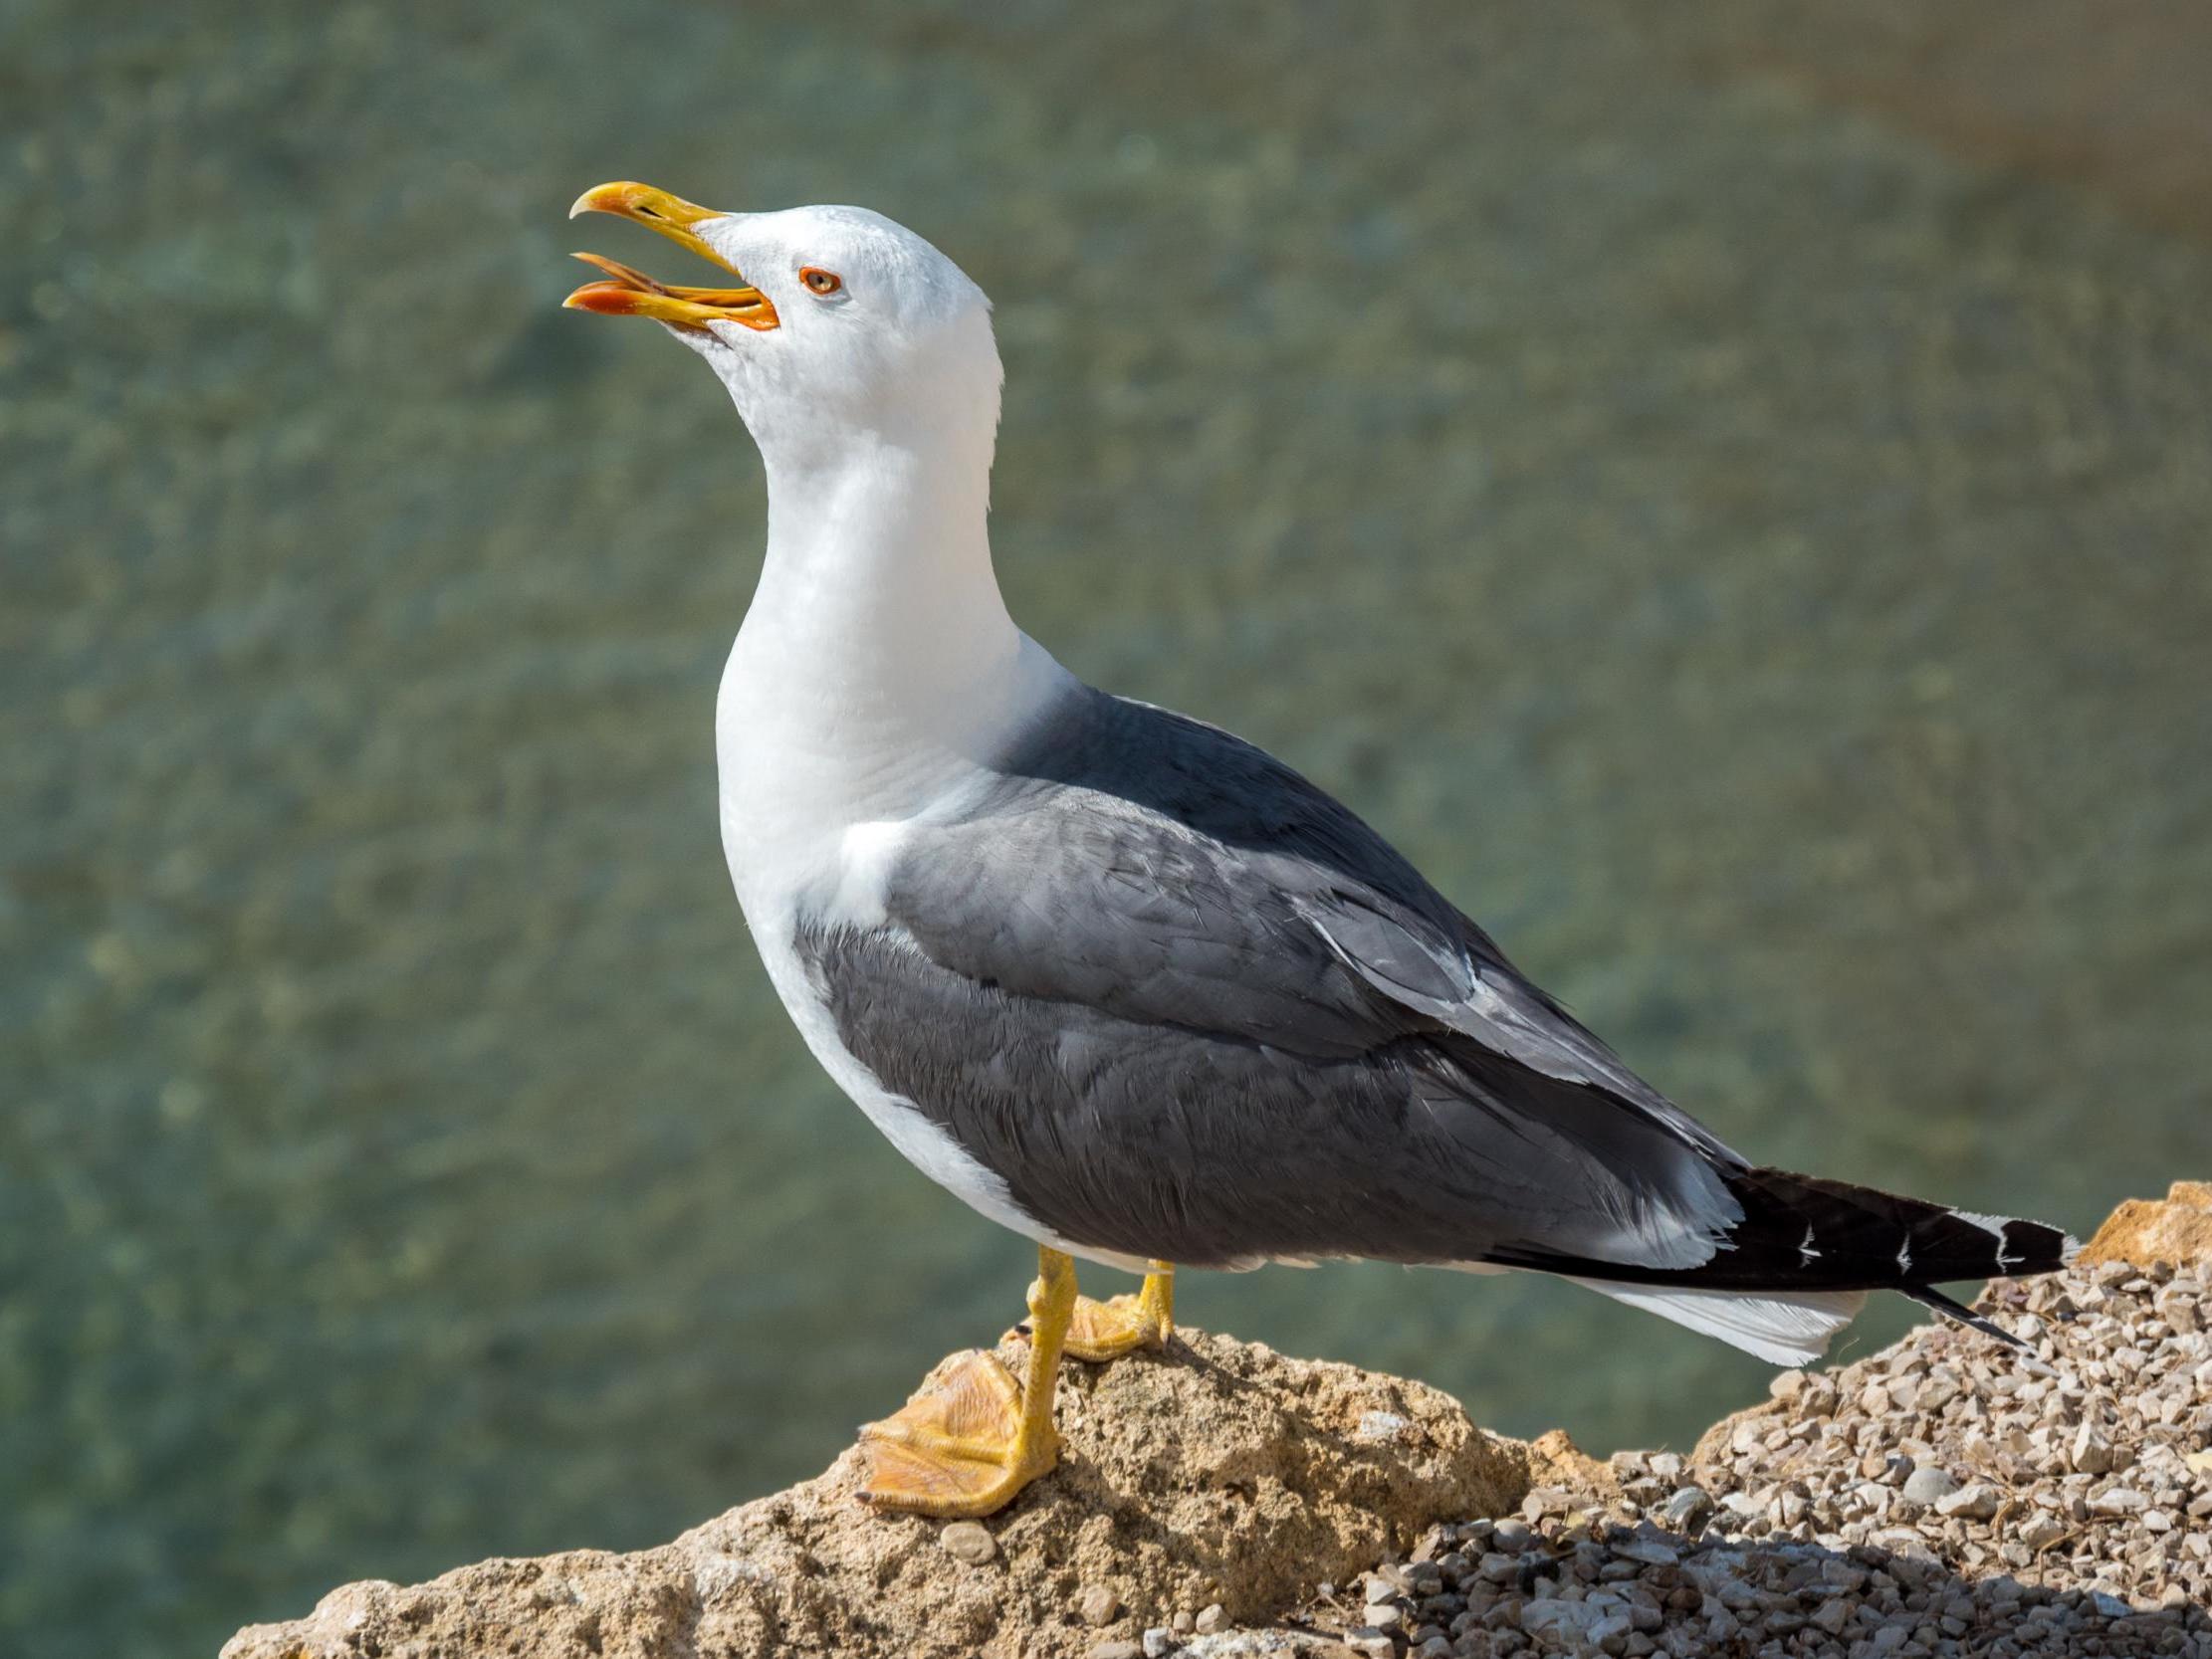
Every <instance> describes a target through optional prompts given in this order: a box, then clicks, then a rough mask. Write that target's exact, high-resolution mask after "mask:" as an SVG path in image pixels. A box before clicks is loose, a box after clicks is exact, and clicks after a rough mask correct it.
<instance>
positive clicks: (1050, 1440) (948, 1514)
mask: <svg viewBox="0 0 2212 1659" xmlns="http://www.w3.org/2000/svg"><path fill="white" fill-rule="evenodd" d="M1075 1300H1076V1298H1075V1263H1074V1261H1073V1260H1072V1259H1071V1258H1069V1257H1067V1256H1064V1255H1062V1254H1061V1253H1060V1252H1059V1251H1057V1250H1046V1249H1043V1248H1041V1247H1040V1248H1039V1249H1038V1251H1037V1280H1036V1283H1035V1284H1033V1285H1031V1286H1030V1287H1029V1329H1030V1332H1031V1337H1030V1343H1029V1361H1028V1364H1027V1366H1026V1367H1025V1369H1026V1374H1025V1375H1024V1376H1023V1378H1022V1380H1021V1381H1020V1382H1018V1383H1017V1382H1015V1381H1014V1379H1013V1374H1012V1372H1010V1371H1009V1370H1007V1368H1006V1367H1005V1365H1004V1364H1002V1363H1001V1362H1000V1361H999V1359H998V1357H997V1355H995V1354H992V1353H984V1352H982V1351H980V1350H979V1351H973V1352H969V1353H964V1354H961V1355H959V1356H958V1357H957V1358H954V1359H951V1360H948V1361H947V1362H946V1363H945V1365H943V1366H941V1367H940V1371H939V1374H938V1375H937V1376H935V1377H934V1378H932V1380H931V1381H930V1382H929V1383H927V1384H925V1385H924V1386H923V1390H922V1392H921V1393H919V1394H917V1395H915V1397H914V1398H913V1399H911V1400H909V1401H908V1402H907V1405H906V1408H905V1409H904V1410H903V1411H900V1412H899V1413H898V1414H897V1415H895V1416H893V1417H889V1418H887V1419H885V1420H884V1421H883V1422H880V1423H870V1424H868V1425H867V1426H866V1427H865V1428H863V1429H862V1430H861V1431H860V1438H861V1440H862V1442H863V1443H864V1444H865V1445H866V1446H867V1448H868V1452H869V1469H868V1475H867V1484H866V1485H865V1486H864V1487H863V1488H862V1489H861V1493H860V1496H861V1498H862V1499H863V1500H865V1501H866V1502H868V1503H871V1504H874V1505H875V1506H877V1507H878V1508H879V1509H891V1510H906V1511H911V1512H913V1513H915V1514H918V1515H934V1516H938V1517H941V1518H944V1519H947V1520H950V1519H952V1518H954V1517H957V1516H973V1515H990V1514H992V1513H993V1512H994V1511H995V1510H1000V1509H1003V1508H1004V1507H1005V1506H1006V1505H1007V1504H1009V1503H1011V1502H1012V1501H1013V1497H1014V1494H1015V1493H1017V1492H1019V1491H1020V1490H1021V1489H1022V1488H1023V1487H1025V1486H1027V1485H1028V1484H1029V1483H1030V1482H1031V1481H1033V1480H1035V1479H1036V1478H1037V1477H1038V1476H1039V1475H1041V1474H1043V1473H1044V1472H1045V1471H1046V1470H1048V1469H1050V1468H1051V1467H1052V1465H1053V1463H1054V1462H1055V1461H1056V1460H1057V1459H1058V1457H1059V1455H1060V1437H1059V1433H1058V1431H1057V1430H1055V1429H1054V1428H1053V1426H1052V1384H1053V1381H1054V1378H1055V1377H1056V1376H1057V1374H1058V1372H1059V1368H1060V1348H1061V1345H1062V1344H1063V1343H1064V1342H1065V1341H1066V1338H1067V1328H1068V1324H1069V1322H1070V1321H1071V1320H1072V1319H1073V1318H1074V1314H1075Z"/></svg>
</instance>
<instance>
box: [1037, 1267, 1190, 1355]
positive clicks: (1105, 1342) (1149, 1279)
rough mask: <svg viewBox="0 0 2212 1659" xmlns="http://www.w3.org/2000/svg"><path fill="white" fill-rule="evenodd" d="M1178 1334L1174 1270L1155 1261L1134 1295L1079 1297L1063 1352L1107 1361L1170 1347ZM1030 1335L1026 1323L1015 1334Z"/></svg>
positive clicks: (1069, 1324) (1070, 1321)
mask: <svg viewBox="0 0 2212 1659" xmlns="http://www.w3.org/2000/svg"><path fill="white" fill-rule="evenodd" d="M1174 1332H1175V1268H1174V1266H1173V1265H1172V1264H1170V1263H1168V1262H1154V1263H1153V1264H1152V1271H1151V1272H1150V1273H1148V1274H1146V1275H1145V1286H1144V1289H1143V1290H1141V1291H1139V1292H1138V1293H1137V1294H1136V1295H1134V1296H1126V1295H1125V1296H1117V1297H1115V1298H1113V1300H1111V1301H1109V1302H1096V1301H1093V1300H1092V1299H1091V1298H1090V1297H1087V1296H1079V1297H1077V1298H1076V1299H1075V1313H1074V1315H1073V1317H1072V1318H1071V1319H1070V1320H1069V1322H1068V1328H1067V1346H1066V1348H1065V1349H1064V1351H1065V1352H1066V1354H1067V1355H1068V1357H1069V1358H1071V1359H1085V1360H1088V1361H1089V1362H1090V1363H1092V1364H1094V1365H1097V1364H1104V1363H1105V1362H1106V1361H1107V1360H1109V1359H1119V1358H1120V1357H1121V1356H1122V1355H1123V1354H1125V1353H1134V1352H1135V1351H1136V1350H1137V1349H1138V1348H1166V1347H1167V1346H1168V1338H1169V1337H1170V1336H1172V1335H1173V1334H1174ZM1028 1334H1029V1333H1028V1328H1027V1327H1026V1326H1017V1327H1016V1328H1015V1329H1014V1331H1013V1333H1012V1335H1014V1336H1018V1337H1026V1336H1027V1335H1028Z"/></svg>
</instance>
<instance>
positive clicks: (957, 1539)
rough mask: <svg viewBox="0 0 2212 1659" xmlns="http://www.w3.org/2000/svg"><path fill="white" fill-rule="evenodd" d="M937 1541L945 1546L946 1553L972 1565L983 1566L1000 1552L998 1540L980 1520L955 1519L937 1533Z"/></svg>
mask: <svg viewBox="0 0 2212 1659" xmlns="http://www.w3.org/2000/svg"><path fill="white" fill-rule="evenodd" d="M937 1542H938V1543H939V1544H941V1545H943V1546H944V1547H945V1554H946V1555H950V1556H952V1557H953V1559H954V1560H956V1561H966V1562H967V1563H968V1564H969V1565H970V1566H982V1565H983V1564H984V1563H985V1562H986V1561H988V1560H990V1559H991V1558H992V1556H994V1555H997V1554H998V1541H997V1540H996V1539H995V1538H993V1537H992V1536H991V1534H990V1533H989V1532H988V1531H987V1530H986V1529H985V1528H984V1525H983V1523H982V1522H980V1521H955V1522H954V1523H953V1524H952V1525H951V1526H949V1527H947V1528H946V1529H945V1530H944V1531H943V1532H941V1533H939V1534H938V1535H937Z"/></svg>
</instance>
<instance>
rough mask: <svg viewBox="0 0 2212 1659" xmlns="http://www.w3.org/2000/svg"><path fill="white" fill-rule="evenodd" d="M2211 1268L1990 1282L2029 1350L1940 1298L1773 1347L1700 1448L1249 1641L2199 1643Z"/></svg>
mask: <svg viewBox="0 0 2212 1659" xmlns="http://www.w3.org/2000/svg"><path fill="white" fill-rule="evenodd" d="M2205 1275H2212V1268H2208V1267H2206V1266H2205V1265H2203V1264H2199V1265H2198V1266H2196V1267H2193V1268H2188V1269H2183V1270H2180V1271H2176V1270H2174V1269H2172V1268H2170V1267H2166V1266H2162V1265H2161V1266H2153V1267H2148V1268H2141V1267H2135V1266H2131V1265H2126V1264H2111V1265H2106V1266H2100V1267H2095V1268H2084V1269H2078V1270H2075V1271H2073V1272H2070V1273H2067V1274H2063V1275H2053V1276H2051V1277H2048V1278H2043V1279H2037V1280H2033V1281H2028V1282H2025V1283H2010V1282H1999V1283H1996V1284H1993V1285H1992V1286H1991V1287H1990V1293H1989V1296H1988V1297H1987V1298H1986V1299H1985V1301H1984V1303H1983V1309H1984V1311H1985V1312H1987V1313H1989V1314H1990V1315H1991V1317H1992V1318H1994V1319H1996V1320H1997V1322H1998V1323H1999V1324H2000V1325H2002V1326H2004V1327H2005V1329H2007V1330H2009V1331H2011V1332H2012V1333H2013V1334H2014V1335H2016V1336H2018V1337H2019V1338H2021V1339H2022V1340H2023V1341H2024V1342H2026V1343H2027V1344H2028V1345H2029V1347H2030V1348H2031V1350H2032V1353H2031V1354H2020V1353H2015V1352H2011V1351H2008V1350H2005V1349H2001V1348H1998V1347H1997V1346H1996V1345H1994V1344H1993V1343H1991V1342H1989V1341H1988V1340H1987V1339H1986V1338H1982V1337H1979V1336H1976V1335H1974V1334H1972V1333H1970V1332H1962V1331H1959V1330H1957V1329H1956V1328H1954V1327H1951V1326H1947V1325H1941V1324H1930V1325H1927V1326H1924V1327H1921V1328H1919V1329H1918V1330H1916V1331H1914V1332H1913V1333H1912V1334H1911V1335H1910V1336H1908V1337H1907V1338H1906V1339H1905V1340H1904V1341H1902V1342H1900V1343H1898V1344H1896V1345H1895V1346H1894V1347H1892V1348H1887V1349H1884V1350H1883V1351H1881V1352H1880V1353H1877V1354H1874V1355H1871V1356H1870V1357H1868V1358H1866V1359H1862V1360H1859V1361H1857V1362H1855V1363H1853V1364H1850V1365H1845V1366H1841V1367H1838V1368H1837V1369H1835V1370H1833V1371H1828V1372H1815V1373H1806V1372H1787V1373H1785V1374H1784V1375H1783V1376H1782V1377H1780V1378H1778V1379H1777V1380H1776V1382H1775V1385H1774V1387H1773V1390H1772V1396H1773V1397H1772V1398H1771V1399H1770V1400H1769V1401H1768V1402H1767V1403H1766V1404H1764V1405H1761V1406H1758V1407H1754V1408H1753V1409H1752V1410H1750V1411H1746V1412H1743V1413H1741V1414H1739V1415H1738V1416H1736V1417H1733V1418H1730V1419H1728V1420H1727V1421H1725V1422H1723V1423H1721V1424H1720V1425H1718V1426H1717V1427H1716V1428H1715V1429H1713V1430H1712V1431H1711V1432H1710V1433H1708V1434H1707V1435H1706V1436H1705V1439H1704V1440H1703V1441H1702V1442H1701V1443H1700V1445H1699V1446H1698V1448H1697V1451H1696V1453H1695V1454H1694V1455H1693V1456H1692V1457H1691V1458H1690V1459H1687V1460H1685V1459H1684V1458H1682V1457H1681V1456H1680V1455H1679V1454H1677V1453H1672V1452H1657V1453H1634V1452H1631V1453H1623V1454H1621V1455H1619V1456H1617V1457H1616V1458H1615V1459H1614V1460H1613V1469H1614V1472H1615V1473H1616V1474H1617V1475H1618V1476H1619V1477H1620V1492H1619V1495H1618V1496H1615V1497H1611V1498H1609V1499H1608V1500H1607V1501H1605V1502H1603V1503H1599V1502H1595V1501H1593V1499H1592V1496H1591V1495H1590V1494H1588V1493H1583V1494H1573V1493H1564V1492H1555V1491H1551V1490H1546V1491H1544V1492H1542V1493H1539V1494H1531V1497H1530V1501H1529V1503H1528V1504H1527V1505H1526V1506H1524V1509H1523V1511H1522V1513H1521V1515H1520V1516H1518V1517H1512V1518H1507V1519H1504V1520H1490V1519H1474V1520H1468V1521H1465V1522H1460V1523H1454V1524H1447V1525H1441V1526H1438V1527H1434V1528H1432V1529H1431V1530H1430V1531H1429V1533H1428V1534H1427V1535H1426V1536H1425V1537H1424V1538H1423V1539H1422V1541H1421V1542H1420V1544H1419V1546H1418V1547H1417V1548H1416V1549H1415V1551H1414V1552H1413V1555H1412V1557H1411V1558H1410V1559H1408V1560H1404V1561H1401V1560H1398V1559H1396V1558H1388V1559H1385V1560H1384V1561H1382V1562H1381V1563H1379V1564H1378V1566H1377V1567H1376V1568H1375V1570H1374V1571H1372V1572H1370V1573H1368V1574H1366V1575H1364V1576H1363V1577H1362V1578H1360V1579H1359V1580H1358V1581H1357V1582H1356V1583H1354V1584H1352V1585H1351V1586H1349V1587H1346V1588H1343V1589H1341V1590H1340V1589H1334V1588H1329V1589H1327V1590H1326V1592H1325V1593H1324V1594H1322V1595H1320V1596H1319V1597H1317V1599H1316V1600H1315V1601H1314V1602H1313V1603H1312V1604H1311V1605H1310V1606H1309V1607H1308V1608H1307V1609H1306V1610H1305V1611H1304V1612H1303V1613H1302V1614H1301V1615H1299V1616H1298V1617H1296V1618H1294V1619H1292V1620H1291V1621H1289V1625H1288V1627H1287V1628H1283V1629H1279V1630H1278V1631H1276V1632H1270V1633H1266V1634H1267V1635H1268V1636H1269V1639H1270V1641H1271V1642H1288V1643H1290V1644H1291V1645H1287V1646H1280V1647H1276V1646H1270V1647H1269V1648H1267V1649H1266V1651H1300V1652H1305V1653H1309V1654H1323V1655H1329V1656H1331V1659H1340V1656H1342V1655H1344V1654H1346V1653H1354V1654H1362V1655H1367V1656H1370V1659H1400V1656H1405V1655H1411V1656H1413V1659H1504V1656H1511V1655H1525V1656H1527V1659H1539V1656H1542V1655H1547V1654H1575V1655H1585V1654H1601V1655H1609V1656H1614V1659H1644V1656H1646V1655H1655V1654H1657V1655H1668V1656H1672V1659H1688V1656H1690V1655H1693V1654H1699V1655H1701V1654H1708V1653H1725V1654H1736V1655H1745V1656H1753V1655H1756V1656H1760V1659H1766V1656H1770V1655H1771V1656H1774V1659H1795V1656H1803V1659H1886V1656H1890V1655H1894V1656H1896V1659H1938V1656H1940V1659H1953V1656H1956V1659H1966V1656H1967V1655H1974V1656H1977V1659H1980V1656H1984V1655H1987V1656H1991V1659H2014V1656H2026V1655H2035V1656H2037V1659H2042V1656H2044V1655H2053V1656H2060V1655H2069V1654H2102V1655H2119V1654H2126V1655H2135V1654H2142V1655H2154V1656H2171V1659H2212V1611H2208V1609H2212V1335H2208V1334H2207V1330H2206V1327H2207V1325H2208V1324H2212V1310H2208V1309H2207V1308H2206V1306H2205V1293H2206V1289H2207V1286H2206V1282H2205V1277H2203V1276H2205ZM1246 1634H1247V1633H1239V1632H1229V1633H1225V1635H1224V1636H1217V1637H1214V1638H1212V1639H1211V1640H1212V1641H1213V1642H1220V1641H1224V1640H1228V1639H1234V1640H1244V1639H1246ZM1210 1645H1211V1643H1202V1644H1201V1647H1200V1648H1198V1649H1194V1650H1192V1651H1194V1652H1199V1651H1204V1650H1205V1649H1206V1648H1207V1647H1209V1646H1210ZM1221 1651H1223V1652H1227V1651H1229V1649H1228V1648H1226V1647H1224V1648H1223V1649H1222V1650H1221ZM1239 1651H1260V1650H1259V1649H1256V1648H1245V1649H1240V1650H1239Z"/></svg>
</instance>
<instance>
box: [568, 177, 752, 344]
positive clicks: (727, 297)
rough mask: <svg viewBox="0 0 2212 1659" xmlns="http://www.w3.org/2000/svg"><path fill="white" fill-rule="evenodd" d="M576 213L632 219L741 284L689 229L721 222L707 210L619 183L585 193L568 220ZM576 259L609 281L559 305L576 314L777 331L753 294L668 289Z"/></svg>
mask: <svg viewBox="0 0 2212 1659" xmlns="http://www.w3.org/2000/svg"><path fill="white" fill-rule="evenodd" d="M579 213H612V214H616V215H618V216H620V217H621V218H624V219H634V220H636V221H637V222H638V223H639V224H641V225H644V226H646V227H648V228H649V229H652V230H656V231H659V232H660V233H661V235H663V236H665V237H667V238H668V239H669V241H671V242H677V243H681V244H682V245H683V246H684V247H686V248H689V249H690V250H691V251H692V252H693V253H695V254H697V255H699V256H700V257H701V258H702V259H710V260H712V261H714V263H715V264H717V265H719V266H721V267H722V268H723V270H725V271H727V272H729V273H730V275H731V276H733V277H736V278H737V279H738V280H739V281H740V282H741V283H743V282H744V280H745V273H744V272H742V271H740V270H739V269H738V268H737V267H736V266H734V265H732V264H731V263H730V262H729V261H728V260H726V259H724V258H723V257H722V256H721V255H720V254H718V253H716V252H715V251H714V249H713V248H712V247H710V246H708V244H707V240H706V238H704V237H702V236H701V235H700V234H699V233H698V232H697V231H695V230H694V229H692V227H693V226H694V225H696V224H698V223H699V222H700V221H701V220H703V219H720V218H721V217H723V215H721V214H720V213H717V212H716V211H715V210H714V209H713V208H711V207H700V206H697V205H696V204H694V203H691V202H687V201H685V200H684V199H683V198H682V197H681V196H671V195H670V194H669V193H668V192H667V191H665V190H655V189H654V188H653V187H652V186H651V185H649V184H629V183H619V184H602V185H599V186H597V187H596V188H594V189H590V190H586V191H585V192H584V193H583V194H582V195H580V196H578V197H577V198H576V203H575V206H573V207H571V208H570V209H568V217H569V218H571V219H573V218H574V217H575V216H576V215H577V214H579ZM576 258H578V259H580V260H582V261H583V262H584V264H586V265H589V266H594V267H596V268H597V269H598V270H600V271H603V272H605V273H606V277H607V280H606V281H604V282H598V283H586V284H584V285H583V287H581V288H579V289H577V290H576V292H575V293H573V294H571V295H569V296H568V298H567V299H565V300H563V301H562V302H561V304H562V305H563V306H572V307H574V308H575V309H576V310H577V311H598V312H600V313H602V314H604V315H607V316H649V317H652V318H653V319H654V320H655V321H658V322H666V323H670V324H672V325H673V326H675V327H678V328H698V327H702V326H704V325H705V324H707V323H709V322H737V323H742V324H744V325H745V326H746V327H748V328H760V329H764V330H765V329H769V328H774V327H775V326H776V325H777V323H778V321H779V320H780V319H779V318H778V317H777V316H776V314H775V307H774V304H772V303H771V301H770V300H769V297H768V296H767V295H765V294H763V293H762V292H761V291H760V290H759V289H757V288H752V287H741V288H672V287H670V286H669V285H668V284H666V283H657V282H655V281H654V280H653V279H652V278H650V277H648V276H646V275H645V273H644V272H642V271H633V270H631V269H630V268H629V267H628V266H626V265H617V264H616V263H615V262H614V261H613V260H610V259H601V258H600V257H599V256H598V255H597V254H578V255H576Z"/></svg>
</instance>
